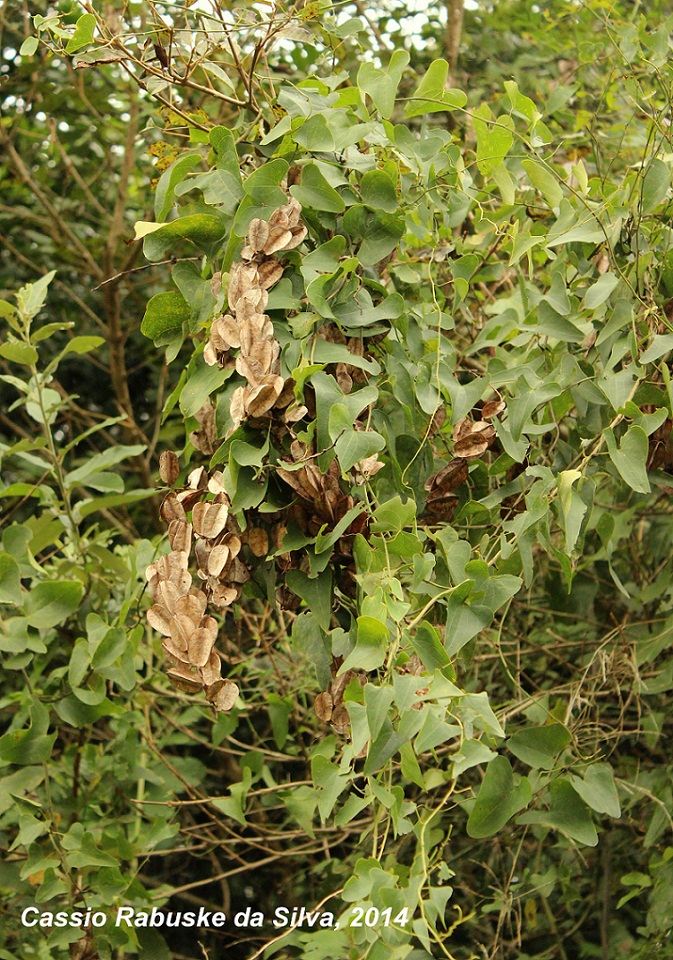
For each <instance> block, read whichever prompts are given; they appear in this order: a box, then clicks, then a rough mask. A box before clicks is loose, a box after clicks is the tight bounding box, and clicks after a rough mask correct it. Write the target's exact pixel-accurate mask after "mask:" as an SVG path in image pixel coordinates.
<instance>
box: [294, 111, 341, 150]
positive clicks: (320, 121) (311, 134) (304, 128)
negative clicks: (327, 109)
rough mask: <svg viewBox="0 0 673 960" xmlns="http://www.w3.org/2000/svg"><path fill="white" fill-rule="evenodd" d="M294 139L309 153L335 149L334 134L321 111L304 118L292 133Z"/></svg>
mask: <svg viewBox="0 0 673 960" xmlns="http://www.w3.org/2000/svg"><path fill="white" fill-rule="evenodd" d="M294 141H295V143H298V144H299V146H300V147H305V149H306V150H308V151H309V153H332V152H333V151H334V150H335V149H336V144H335V142H334V134H333V133H332V130H331V129H330V126H329V124H328V122H327V117H326V116H325V114H323V113H318V114H315V115H314V116H312V117H309V118H308V120H304V122H303V123H302V125H301V126H300V127H299V129H298V130H297V132H296V133H295V135H294Z"/></svg>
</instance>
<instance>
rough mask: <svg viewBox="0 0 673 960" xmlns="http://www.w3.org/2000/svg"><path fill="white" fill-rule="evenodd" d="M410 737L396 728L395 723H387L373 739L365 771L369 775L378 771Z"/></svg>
mask: <svg viewBox="0 0 673 960" xmlns="http://www.w3.org/2000/svg"><path fill="white" fill-rule="evenodd" d="M408 739H409V737H408V736H406V735H405V734H404V733H402V731H400V730H395V728H394V727H393V725H392V724H391V723H390V722H388V723H386V724H385V726H384V727H383V729H382V730H381V732H380V733H379V735H378V737H376V739H375V740H374V741H373V743H372V744H371V746H370V747H369V752H368V753H367V759H366V761H365V765H364V769H363V773H364V774H365V776H369V775H371V774H372V773H376V771H377V770H380V769H381V767H382V766H383V765H384V764H385V763H387V762H388V760H390V758H391V757H394V756H395V754H396V753H397V751H398V750H399V749H400V747H401V746H402V745H403V744H404V743H406V742H407V741H408Z"/></svg>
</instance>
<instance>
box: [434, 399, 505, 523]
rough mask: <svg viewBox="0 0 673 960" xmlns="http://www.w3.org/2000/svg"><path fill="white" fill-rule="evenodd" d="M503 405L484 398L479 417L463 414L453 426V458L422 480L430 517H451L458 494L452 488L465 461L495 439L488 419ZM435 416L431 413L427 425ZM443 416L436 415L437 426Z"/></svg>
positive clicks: (462, 475) (460, 478) (464, 471)
mask: <svg viewBox="0 0 673 960" xmlns="http://www.w3.org/2000/svg"><path fill="white" fill-rule="evenodd" d="M440 409H441V408H440ZM504 409H505V402H504V400H502V399H500V398H498V399H497V400H488V401H487V402H486V403H485V404H484V405H483V406H482V408H481V411H480V413H481V419H480V420H476V421H475V420H471V419H470V418H469V417H464V418H463V419H462V420H459V421H458V423H457V424H456V425H455V427H454V428H453V442H454V443H453V459H452V460H449V462H448V463H447V464H446V466H445V467H442V469H441V470H438V471H437V473H434V474H433V475H432V476H431V477H428V479H427V481H426V483H425V489H426V490H427V492H428V498H427V500H426V504H425V510H426V513H427V514H428V516H429V517H430V519H432V520H433V521H435V522H447V521H450V520H451V519H452V517H453V512H454V510H455V508H456V504H457V503H458V495H457V494H456V493H454V492H453V491H454V490H456V489H457V487H459V486H460V485H461V484H462V483H464V482H465V480H467V475H468V461H469V460H478V459H479V458H480V457H482V456H483V455H484V454H485V453H486V451H487V450H488V449H489V447H491V446H492V445H493V443H494V442H495V438H496V432H495V427H494V426H493V425H492V424H491V423H489V422H488V421H489V420H492V419H493V418H494V417H497V416H499V414H501V413H502V412H503V410H504ZM437 416H438V415H437V413H435V416H434V417H433V421H432V423H431V427H432V426H433V425H434V423H435V421H436V420H437ZM443 420H444V416H442V417H441V418H439V424H440V426H441V423H442V422H443Z"/></svg>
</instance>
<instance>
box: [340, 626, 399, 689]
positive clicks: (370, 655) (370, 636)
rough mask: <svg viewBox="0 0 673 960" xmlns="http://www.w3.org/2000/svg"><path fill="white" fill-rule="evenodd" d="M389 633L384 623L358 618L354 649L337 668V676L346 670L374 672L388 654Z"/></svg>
mask: <svg viewBox="0 0 673 960" xmlns="http://www.w3.org/2000/svg"><path fill="white" fill-rule="evenodd" d="M389 643H390V632H389V630H388V627H387V626H386V624H385V623H381V621H380V620H377V619H375V618H374V617H367V616H365V617H358V619H357V637H356V641H355V647H354V649H353V650H352V651H351V653H349V655H348V656H347V657H346V659H345V660H344V662H343V663H342V664H341V667H340V668H339V675H342V674H344V673H345V672H346V671H347V670H375V669H376V668H377V667H380V666H381V665H382V664H383V663H384V662H385V659H386V656H387V654H388V645H389Z"/></svg>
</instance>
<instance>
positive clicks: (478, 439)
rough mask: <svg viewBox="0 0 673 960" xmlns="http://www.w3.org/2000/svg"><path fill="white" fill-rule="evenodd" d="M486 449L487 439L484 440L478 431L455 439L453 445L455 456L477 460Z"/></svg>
mask: <svg viewBox="0 0 673 960" xmlns="http://www.w3.org/2000/svg"><path fill="white" fill-rule="evenodd" d="M487 450H488V440H485V439H484V438H483V437H482V436H481V435H480V434H478V433H473V434H470V435H469V436H467V437H463V438H462V439H461V440H457V441H456V443H455V445H454V447H453V452H454V454H455V455H456V457H461V458H462V459H464V460H478V459H479V457H481V456H483V454H485V453H486V451H487Z"/></svg>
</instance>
